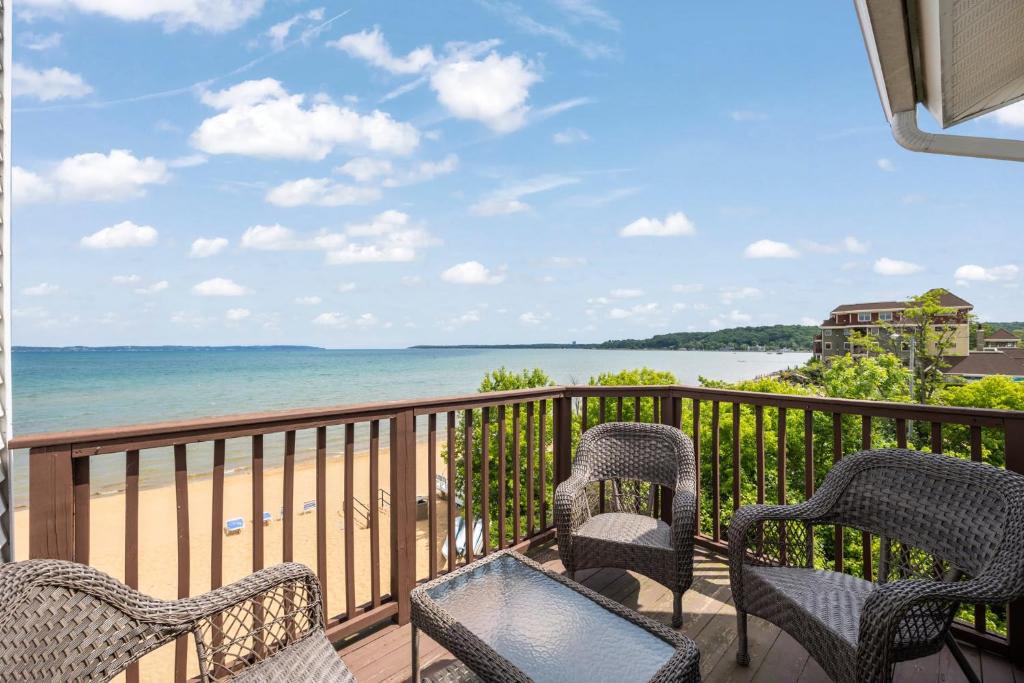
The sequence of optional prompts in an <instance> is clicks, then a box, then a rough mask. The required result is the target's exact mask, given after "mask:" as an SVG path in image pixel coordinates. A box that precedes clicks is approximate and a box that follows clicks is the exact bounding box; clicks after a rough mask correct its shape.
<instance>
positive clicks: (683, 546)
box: [555, 422, 697, 628]
mask: <svg viewBox="0 0 1024 683" xmlns="http://www.w3.org/2000/svg"><path fill="white" fill-rule="evenodd" d="M696 478H697V473H696V461H695V459H694V455H693V444H692V443H691V441H690V439H689V438H687V437H686V436H685V435H684V434H683V433H682V432H681V431H679V430H678V429H676V428H675V427H669V426H667V425H660V424H642V423H634V422H609V423H607V424H603V425H599V426H597V427H594V428H592V429H589V430H587V432H586V433H585V434H584V435H583V438H581V439H580V444H579V447H578V448H577V450H576V460H575V461H574V462H573V465H572V475H571V476H570V477H569V478H568V479H566V480H565V481H564V482H562V483H561V484H560V485H559V486H558V489H557V490H556V491H555V524H556V526H557V527H558V554H559V555H560V556H561V558H562V564H563V565H565V568H566V570H567V571H568V572H569V576H570V578H572V577H574V576H575V573H576V571H577V570H579V569H584V568H586V567H618V568H621V569H630V570H633V571H635V572H638V573H640V574H643V575H644V576H648V577H650V578H651V579H654V580H655V581H657V582H658V583H661V584H663V585H665V586H667V587H668V588H670V589H671V590H672V593H673V598H674V600H673V602H672V625H673V626H674V627H677V628H678V627H679V626H681V625H682V623H683V615H682V594H683V592H684V591H685V590H686V589H687V588H689V587H690V584H692V583H693V539H694V529H695V525H696V501H697V498H696ZM609 479H611V480H633V481H644V482H649V483H651V484H658V485H661V486H666V487H668V488H669V489H671V490H673V491H674V496H673V499H672V524H671V526H670V525H668V524H666V523H665V522H663V521H661V520H659V519H656V518H654V517H647V516H644V515H639V514H633V513H630V512H608V513H603V514H599V515H594V516H591V513H590V504H589V501H588V498H587V493H586V488H587V485H588V484H590V483H592V482H596V481H605V480H609Z"/></svg>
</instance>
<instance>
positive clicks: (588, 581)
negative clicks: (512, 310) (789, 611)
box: [341, 546, 1024, 683]
mask: <svg viewBox="0 0 1024 683" xmlns="http://www.w3.org/2000/svg"><path fill="white" fill-rule="evenodd" d="M696 552H697V554H696V557H695V572H694V573H695V578H694V584H693V587H692V588H691V589H690V590H689V591H687V592H686V594H685V595H684V596H683V619H684V622H683V627H682V633H683V634H684V635H686V636H688V637H689V638H692V639H693V640H695V641H696V642H697V645H698V647H699V648H700V653H701V675H702V677H703V680H704V681H710V682H713V683H717V682H718V681H757V682H765V683H770V682H774V681H783V682H784V681H800V682H804V681H806V682H808V683H811V682H815V683H816V682H818V681H828V680H829V678H828V676H826V675H825V672H824V671H822V669H821V667H819V666H818V664H817V663H816V662H815V661H814V660H813V659H811V658H810V657H809V656H808V655H807V652H805V651H804V649H803V648H802V647H800V645H798V644H797V642H796V641H795V640H793V639H792V638H791V637H790V636H789V635H787V634H785V633H782V632H781V631H779V629H778V628H776V627H775V626H773V625H771V624H769V623H768V622H766V621H763V620H761V619H758V618H756V617H750V620H749V622H748V637H749V644H750V657H751V664H750V666H749V667H741V666H737V665H736V659H735V656H734V655H735V653H736V647H735V643H734V642H733V641H734V639H735V637H736V612H735V609H734V608H733V605H732V598H731V596H730V593H729V572H728V569H727V567H726V565H725V564H724V562H723V560H722V559H721V558H720V557H718V556H716V555H713V554H710V553H707V552H705V551H702V550H700V549H698V550H697V551H696ZM529 554H530V556H532V557H533V558H534V559H535V560H537V561H538V562H540V563H541V564H543V565H544V566H545V567H547V568H548V569H552V570H554V571H563V567H562V563H561V562H560V561H559V559H558V551H557V549H556V548H554V547H553V546H548V547H543V548H539V549H536V550H533V551H531V552H530V553H529ZM577 579H578V580H579V581H581V582H582V583H583V584H585V585H587V586H589V587H590V588H592V589H593V590H596V591H598V592H599V593H602V594H603V595H606V596H608V597H609V598H611V599H613V600H616V601H618V602H620V603H622V604H623V605H626V606H628V607H631V608H633V609H635V610H637V611H639V612H640V613H641V614H644V615H647V616H649V617H651V618H652V619H656V620H657V621H660V622H662V623H665V624H668V623H669V622H670V621H671V617H672V603H671V598H672V595H671V593H670V592H669V590H668V589H667V588H665V587H663V586H661V585H659V584H657V583H655V582H653V581H651V580H649V579H647V578H645V577H642V576H639V575H637V574H633V573H631V572H625V571H621V570H612V569H601V570H584V571H580V572H578V573H577ZM409 634H410V629H409V626H403V627H398V626H388V627H385V628H382V629H380V630H378V631H376V632H374V633H373V634H371V635H369V636H366V637H364V638H362V639H361V640H358V641H355V642H354V643H352V644H351V645H348V646H346V647H344V648H343V649H342V650H341V656H342V657H343V658H344V660H345V662H346V663H347V664H348V666H349V668H350V669H351V670H352V672H353V673H354V674H355V676H356V680H357V681H359V683H377V682H380V681H388V682H392V681H408V680H409V679H410V649H409ZM963 649H964V652H965V654H966V655H967V657H968V658H969V659H970V660H971V663H972V665H973V666H974V670H975V671H976V672H978V673H979V675H981V676H982V677H983V680H984V681H992V682H1010V683H1012V682H1013V681H1014V680H1015V676H1016V681H1018V682H1019V683H1024V672H1022V671H1020V670H1016V671H1015V670H1014V668H1013V667H1012V666H1011V665H1010V664H1009V663H1008V662H1007V661H1005V660H1002V659H997V658H994V657H992V656H991V655H987V654H981V655H980V658H979V651H978V650H975V649H974V648H971V647H969V646H967V645H964V646H963ZM452 661H453V658H452V655H451V654H450V653H449V652H448V651H447V650H445V649H444V648H442V647H441V646H440V645H438V644H437V643H435V642H434V641H432V640H431V639H430V638H428V637H426V636H421V641H420V662H421V667H423V671H424V673H425V674H426V673H429V672H430V671H431V670H436V669H438V668H443V667H445V666H447V665H448V664H450V663H452ZM896 680H897V681H901V682H906V683H910V682H914V683H916V682H917V681H940V682H943V683H947V682H948V683H952V682H957V681H963V680H965V678H964V676H963V674H962V673H961V671H960V669H959V668H958V667H957V665H956V662H955V661H954V660H953V657H952V656H951V655H950V654H949V652H948V651H947V650H943V651H942V652H941V653H939V654H937V655H934V656H931V657H927V658H924V659H920V660H917V661H914V662H905V663H902V664H899V665H898V666H897V668H896Z"/></svg>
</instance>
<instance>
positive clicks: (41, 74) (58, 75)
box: [11, 63, 92, 102]
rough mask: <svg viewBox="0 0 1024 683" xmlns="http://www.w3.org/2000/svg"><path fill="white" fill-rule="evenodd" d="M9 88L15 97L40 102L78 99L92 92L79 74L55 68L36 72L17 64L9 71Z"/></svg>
mask: <svg viewBox="0 0 1024 683" xmlns="http://www.w3.org/2000/svg"><path fill="white" fill-rule="evenodd" d="M11 88H12V89H13V90H14V96H15V97H34V98H35V99H37V100H39V101H40V102H53V101H54V100H62V99H79V98H82V97H85V96H86V95H88V94H89V93H91V92H92V86H90V85H89V84H88V83H86V82H85V79H83V78H82V77H81V76H80V75H79V74H73V73H71V72H70V71H65V70H64V69H59V68H57V67H53V68H50V69H43V70H42V71H37V70H35V69H33V68H31V67H27V66H24V65H22V64H18V63H15V64H14V67H13V68H12V69H11Z"/></svg>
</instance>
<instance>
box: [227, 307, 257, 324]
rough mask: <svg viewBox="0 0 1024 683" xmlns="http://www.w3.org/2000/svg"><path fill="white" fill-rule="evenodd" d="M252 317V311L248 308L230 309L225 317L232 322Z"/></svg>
mask: <svg viewBox="0 0 1024 683" xmlns="http://www.w3.org/2000/svg"><path fill="white" fill-rule="evenodd" d="M251 315H252V311H250V310H249V309H248V308H229V309H228V310H227V312H226V313H225V314H224V317H225V318H227V319H228V320H229V321H231V322H238V321H240V320H245V319H246V318H248V317H249V316H251Z"/></svg>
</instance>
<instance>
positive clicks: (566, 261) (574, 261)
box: [545, 256, 587, 268]
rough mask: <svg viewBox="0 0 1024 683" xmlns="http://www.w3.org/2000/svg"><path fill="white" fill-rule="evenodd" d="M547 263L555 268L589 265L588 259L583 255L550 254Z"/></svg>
mask: <svg viewBox="0 0 1024 683" xmlns="http://www.w3.org/2000/svg"><path fill="white" fill-rule="evenodd" d="M545 263H547V264H548V265H549V266H554V267H555V268H576V267H579V266H585V265H587V259H586V258H585V257H583V256H548V257H547V258H546V259H545Z"/></svg>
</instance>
